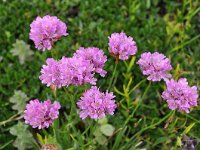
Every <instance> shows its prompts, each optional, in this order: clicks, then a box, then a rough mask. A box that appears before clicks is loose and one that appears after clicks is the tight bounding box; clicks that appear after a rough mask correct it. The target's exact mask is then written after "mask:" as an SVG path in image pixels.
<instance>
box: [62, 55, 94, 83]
mask: <svg viewBox="0 0 200 150" xmlns="http://www.w3.org/2000/svg"><path fill="white" fill-rule="evenodd" d="M59 69H60V71H61V80H62V81H61V82H62V84H63V86H68V85H70V84H72V85H76V86H77V85H81V84H86V83H90V84H93V85H95V84H96V78H94V73H93V72H94V67H93V65H92V64H90V63H89V62H88V61H86V60H84V59H82V58H66V57H63V58H62V59H61V60H60V64H59Z"/></svg>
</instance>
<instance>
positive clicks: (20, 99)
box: [9, 91, 29, 113]
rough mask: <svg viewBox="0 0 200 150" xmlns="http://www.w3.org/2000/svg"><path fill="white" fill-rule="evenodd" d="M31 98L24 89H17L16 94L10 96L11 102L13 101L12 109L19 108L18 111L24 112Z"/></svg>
mask: <svg viewBox="0 0 200 150" xmlns="http://www.w3.org/2000/svg"><path fill="white" fill-rule="evenodd" d="M28 100H29V98H28V97H27V95H26V94H25V93H24V92H22V91H15V93H14V95H13V96H12V97H11V98H10V100H9V101H10V102H11V103H13V106H12V109H13V110H17V111H18V113H20V112H23V111H24V109H25V106H26V102H27V101H28Z"/></svg>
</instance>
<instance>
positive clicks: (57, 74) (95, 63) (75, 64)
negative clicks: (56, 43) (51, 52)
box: [39, 47, 107, 88]
mask: <svg viewBox="0 0 200 150" xmlns="http://www.w3.org/2000/svg"><path fill="white" fill-rule="evenodd" d="M106 61H107V57H106V56H105V55H104V52H103V51H102V50H101V49H99V48H95V47H91V48H80V49H79V50H77V51H76V53H75V54H74V56H73V57H72V58H67V57H63V58H62V59H61V60H59V61H56V60H54V59H53V58H48V59H47V60H46V65H43V68H42V69H41V75H40V77H39V79H40V80H41V81H42V83H43V84H46V85H47V86H50V85H53V86H54V87H58V88H60V87H62V86H69V85H75V86H77V85H81V84H87V83H90V84H92V85H95V84H96V81H97V79H96V78H94V75H95V73H99V74H100V75H101V76H105V74H106V71H105V70H104V69H103V67H104V65H105V62H106Z"/></svg>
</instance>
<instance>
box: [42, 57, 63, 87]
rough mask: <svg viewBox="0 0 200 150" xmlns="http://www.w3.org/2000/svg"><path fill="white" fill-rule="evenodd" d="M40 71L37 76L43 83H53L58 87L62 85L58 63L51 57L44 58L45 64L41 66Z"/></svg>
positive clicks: (48, 84) (49, 84)
mask: <svg viewBox="0 0 200 150" xmlns="http://www.w3.org/2000/svg"><path fill="white" fill-rule="evenodd" d="M40 72H41V75H40V76H39V79H40V80H41V81H42V83H43V84H46V85H47V86H51V85H54V86H55V87H58V88H60V87H61V86H62V82H61V80H60V78H61V75H60V69H59V65H58V62H57V61H56V60H54V59H53V58H48V59H47V60H46V65H43V66H42V69H41V71H40Z"/></svg>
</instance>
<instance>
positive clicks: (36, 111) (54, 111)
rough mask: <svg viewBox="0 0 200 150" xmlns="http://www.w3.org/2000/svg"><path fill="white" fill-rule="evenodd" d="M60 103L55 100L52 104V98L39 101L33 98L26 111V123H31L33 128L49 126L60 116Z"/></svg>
mask: <svg viewBox="0 0 200 150" xmlns="http://www.w3.org/2000/svg"><path fill="white" fill-rule="evenodd" d="M60 107H61V106H60V103H59V102H57V101H55V102H54V103H53V104H51V101H50V100H46V101H44V102H39V100H37V99H35V100H31V101H30V103H29V104H27V105H26V110H25V111H24V119H25V123H26V124H30V125H31V126H32V127H33V128H38V129H43V128H48V127H49V126H50V125H51V124H52V122H53V120H55V119H56V118H58V115H59V111H58V110H59V109H60Z"/></svg>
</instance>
